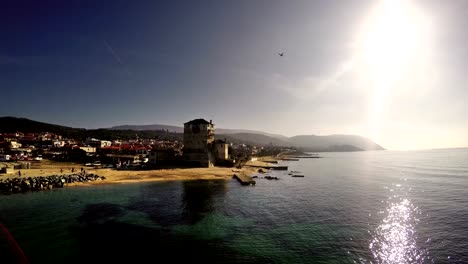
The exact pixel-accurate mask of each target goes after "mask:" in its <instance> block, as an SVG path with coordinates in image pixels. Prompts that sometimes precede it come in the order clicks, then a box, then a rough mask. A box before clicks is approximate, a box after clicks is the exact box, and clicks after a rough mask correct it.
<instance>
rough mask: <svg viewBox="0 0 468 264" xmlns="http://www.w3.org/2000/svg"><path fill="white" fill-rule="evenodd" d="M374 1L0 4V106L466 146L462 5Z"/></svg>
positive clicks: (40, 113) (16, 112)
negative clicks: (399, 3) (0, 98)
mask: <svg viewBox="0 0 468 264" xmlns="http://www.w3.org/2000/svg"><path fill="white" fill-rule="evenodd" d="M383 2H384V1H383ZM383 2H379V1H370V0H369V1H364V0H362V1H351V0H349V1H348V0H346V1H344V0H340V1H333V0H331V1H329V0H327V1H325V0H324V1H308V0H307V1H282V0H277V1H274V0H271V1H260V0H255V1H251V0H247V1H237V0H236V1H10V3H9V4H7V3H2V6H1V9H0V23H1V27H0V34H1V36H2V37H1V39H2V40H1V42H0V80H1V82H0V89H1V92H2V99H3V100H2V103H1V104H0V115H1V116H5V115H11V116H18V117H27V118H31V119H35V120H39V121H44V122H51V123H56V124H62V125H68V126H73V127H86V128H97V127H109V126H113V125H121V124H153V123H159V124H170V125H181V124H182V123H183V122H186V121H187V120H190V119H193V118H199V117H202V118H206V119H213V120H214V122H215V123H216V125H217V127H223V128H244V129H256V130H264V131H269V132H275V133H281V134H285V135H295V134H319V135H320V134H360V135H363V136H367V137H370V138H372V139H374V140H375V141H377V143H379V144H382V145H383V146H385V147H387V148H390V149H392V148H393V149H408V148H425V147H456V146H468V142H467V140H468V138H467V135H468V118H467V116H468V104H466V103H465V101H466V100H467V99H468V89H467V88H466V82H467V81H466V77H465V76H466V66H467V65H466V64H467V63H468V49H467V48H466V41H467V40H468V38H467V37H468V31H466V29H465V27H466V25H467V24H468V14H467V13H466V10H468V2H467V1H463V0H454V1H435V0H434V1H431V0H428V1H422V0H419V1H407V2H408V3H409V4H407V3H406V1H403V0H402V1H401V2H405V3H403V4H401V6H397V7H395V6H385V3H383ZM397 2H398V0H397ZM387 15H388V16H387ZM382 17H384V18H385V17H388V19H387V20H385V19H384V20H382V21H380V20H379V19H381V18H382ZM389 21H390V22H389ZM402 21H403V22H402ZM379 32H380V33H379ZM382 32H384V33H382ZM408 39H409V40H408ZM278 52H285V55H284V56H283V57H280V56H278ZM415 54H416V55H415ZM369 58H370V59H369ZM397 69H398V70H397ZM422 133H424V135H425V136H421V134H422Z"/></svg>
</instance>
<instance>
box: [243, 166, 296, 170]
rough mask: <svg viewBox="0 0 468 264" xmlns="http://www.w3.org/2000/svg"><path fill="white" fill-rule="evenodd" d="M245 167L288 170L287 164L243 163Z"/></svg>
mask: <svg viewBox="0 0 468 264" xmlns="http://www.w3.org/2000/svg"><path fill="white" fill-rule="evenodd" d="M244 166H245V167H251V168H264V169H268V170H288V166H283V165H281V166H269V165H263V166H262V165H244Z"/></svg>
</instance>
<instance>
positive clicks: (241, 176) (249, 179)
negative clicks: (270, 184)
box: [233, 172, 256, 185]
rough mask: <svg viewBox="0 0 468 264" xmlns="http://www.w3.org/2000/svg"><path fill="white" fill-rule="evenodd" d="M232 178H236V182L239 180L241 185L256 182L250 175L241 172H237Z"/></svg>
mask: <svg viewBox="0 0 468 264" xmlns="http://www.w3.org/2000/svg"><path fill="white" fill-rule="evenodd" d="M233 178H234V179H236V180H237V181H238V182H240V184H242V185H255V183H256V182H255V181H254V180H253V179H252V177H250V176H247V175H246V174H245V173H243V172H239V173H236V174H234V176H233Z"/></svg>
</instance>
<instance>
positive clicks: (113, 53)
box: [104, 40, 123, 66]
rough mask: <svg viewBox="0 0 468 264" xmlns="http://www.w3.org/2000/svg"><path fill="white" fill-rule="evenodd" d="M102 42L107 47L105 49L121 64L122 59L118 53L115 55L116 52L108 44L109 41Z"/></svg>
mask: <svg viewBox="0 0 468 264" xmlns="http://www.w3.org/2000/svg"><path fill="white" fill-rule="evenodd" d="M104 44H105V45H106V47H107V50H108V51H109V52H110V53H111V54H112V56H114V58H115V60H116V61H117V62H118V63H119V64H120V65H122V66H123V63H122V59H121V58H120V57H119V55H117V53H116V52H115V50H114V49H113V48H112V47H111V45H109V43H108V42H107V41H106V40H104Z"/></svg>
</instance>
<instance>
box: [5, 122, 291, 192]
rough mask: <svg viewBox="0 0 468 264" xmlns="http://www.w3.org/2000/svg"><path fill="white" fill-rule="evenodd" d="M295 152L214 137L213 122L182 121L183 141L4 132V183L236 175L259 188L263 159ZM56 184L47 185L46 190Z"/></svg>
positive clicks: (123, 180) (113, 180)
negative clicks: (49, 178) (28, 179)
mask: <svg viewBox="0 0 468 264" xmlns="http://www.w3.org/2000/svg"><path fill="white" fill-rule="evenodd" d="M294 151H295V150H294V149H291V148H285V147H274V146H270V147H268V146H267V147H265V146H255V145H247V144H235V143H232V142H228V141H227V140H221V139H215V129H214V124H213V122H212V120H209V121H207V120H205V119H201V118H199V119H194V120H191V121H189V122H186V123H184V134H183V141H177V140H165V139H158V138H140V137H139V136H138V133H135V137H134V138H133V139H129V140H120V139H115V138H114V139H110V138H109V139H97V138H90V137H88V138H86V139H84V140H79V139H75V138H64V137H63V136H62V135H58V134H54V133H49V132H41V133H22V132H16V133H3V134H0V181H3V180H2V178H6V177H5V176H8V177H16V178H20V177H23V179H24V178H25V177H36V176H41V177H46V176H54V177H58V176H59V175H64V174H67V173H68V175H69V177H68V178H66V179H59V180H60V181H57V184H55V185H54V186H58V187H63V183H74V182H82V183H83V182H84V183H89V182H91V181H100V180H104V179H106V177H107V179H108V180H110V181H111V182H129V181H130V182H131V181H141V180H164V179H175V178H177V179H212V178H225V179H227V178H231V177H232V176H233V175H234V174H236V177H237V179H238V180H239V181H240V182H241V183H249V184H255V182H254V181H253V180H252V179H251V178H250V176H249V175H251V174H252V173H254V172H257V170H258V169H259V168H269V167H268V166H270V165H269V163H266V162H262V161H261V160H262V159H263V160H270V162H274V161H272V160H273V159H274V158H272V156H280V155H281V154H285V153H291V152H294ZM246 164H247V166H244V165H246ZM96 174H97V175H103V176H95V175H96ZM171 175H172V177H171ZM69 179H75V180H74V181H71V180H69ZM16 181H18V180H16ZM62 181H63V182H62ZM23 185H24V184H23ZM54 186H49V184H48V185H47V186H44V188H52V187H54ZM23 189H24V186H23ZM29 189H30V188H26V190H29ZM17 191H18V190H17ZM7 192H8V191H7ZM12 192H15V190H12ZM18 192H19V191H18Z"/></svg>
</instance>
